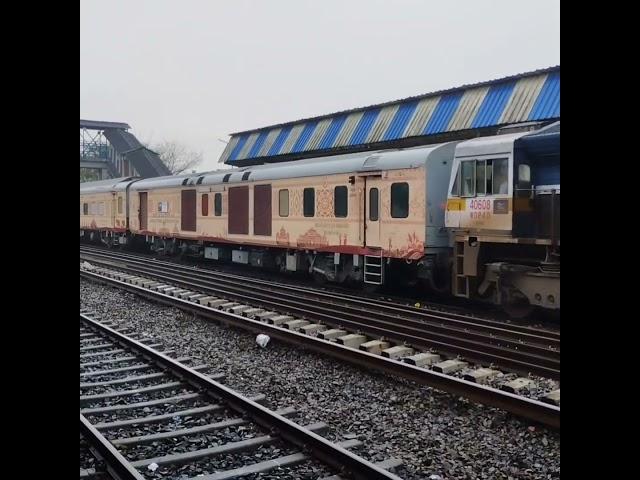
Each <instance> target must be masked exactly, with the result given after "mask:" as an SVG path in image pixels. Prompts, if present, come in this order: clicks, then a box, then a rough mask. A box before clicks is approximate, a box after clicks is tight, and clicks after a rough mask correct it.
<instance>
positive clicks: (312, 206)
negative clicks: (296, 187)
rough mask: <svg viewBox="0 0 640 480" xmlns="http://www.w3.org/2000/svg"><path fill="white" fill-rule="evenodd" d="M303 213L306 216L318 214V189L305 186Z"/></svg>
mask: <svg viewBox="0 0 640 480" xmlns="http://www.w3.org/2000/svg"><path fill="white" fill-rule="evenodd" d="M302 203H303V208H302V209H303V213H304V216H305V217H313V216H314V215H315V214H316V191H315V189H313V188H305V189H304V195H303V202H302Z"/></svg>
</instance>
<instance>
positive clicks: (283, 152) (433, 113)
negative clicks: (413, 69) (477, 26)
mask: <svg viewBox="0 0 640 480" xmlns="http://www.w3.org/2000/svg"><path fill="white" fill-rule="evenodd" d="M558 118H560V67H559V66H557V67H551V68H547V69H544V70H537V71H534V72H528V73H523V74H519V75H514V76H511V77H506V78H502V79H498V80H493V81H489V82H483V83H479V84H475V85H468V86H463V87H458V88H454V89H449V90H446V91H441V92H435V93H431V94H426V95H421V96H418V97H411V98H406V99H404V100H397V101H395V102H388V103H385V104H379V105H372V106H370V107H364V108H359V109H354V110H349V111H343V112H337V113H334V114H330V115H324V116H321V117H315V118H311V119H304V120H298V121H295V122H288V123H285V124H280V125H273V126H270V127H265V128H261V129H255V130H251V131H246V132H239V133H236V134H233V137H232V139H231V141H230V142H229V145H228V146H227V148H226V149H225V151H224V152H223V153H222V158H221V161H223V162H226V163H231V164H235V165H242V164H243V163H247V162H249V163H256V162H262V161H263V160H266V159H271V158H272V157H278V159H280V158H281V159H282V160H291V159H292V158H300V157H302V156H305V155H306V156H308V155H311V154H314V155H315V154H317V155H328V154H331V153H336V152H338V151H340V152H342V151H345V150H348V151H357V150H362V149H366V148H369V147H368V146H369V145H374V144H375V145H376V148H384V146H385V144H388V145H389V146H397V145H398V144H399V143H398V142H402V141H404V139H408V138H418V140H417V141H419V142H421V143H429V140H428V137H429V136H430V135H439V134H444V133H447V134H448V133H451V132H455V131H467V132H468V130H469V129H481V128H482V129H486V128H488V127H496V128H497V127H499V126H503V125H509V124H515V123H521V122H526V121H544V120H555V119H558ZM467 135H468V133H467ZM274 138H275V140H273V139H274ZM247 142H249V144H248V145H245V144H246V143H247ZM265 142H266V144H265ZM269 142H273V143H269ZM414 144H415V142H414ZM285 145H286V146H285ZM291 145H292V146H291ZM289 146H291V148H289ZM265 149H266V151H265Z"/></svg>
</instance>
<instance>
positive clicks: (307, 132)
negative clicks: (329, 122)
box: [291, 121, 318, 153]
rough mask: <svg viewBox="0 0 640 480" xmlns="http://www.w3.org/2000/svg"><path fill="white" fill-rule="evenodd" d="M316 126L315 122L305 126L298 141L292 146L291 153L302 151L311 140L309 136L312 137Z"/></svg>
mask: <svg viewBox="0 0 640 480" xmlns="http://www.w3.org/2000/svg"><path fill="white" fill-rule="evenodd" d="M317 126H318V122H317V121H311V122H307V123H306V124H305V126H304V128H303V129H302V133H300V136H299V137H298V140H296V143H295V144H294V145H293V148H292V149H291V153H295V152H300V151H301V150H304V147H305V145H306V144H307V142H308V141H309V139H310V138H311V135H313V132H314V131H315V129H316V127H317Z"/></svg>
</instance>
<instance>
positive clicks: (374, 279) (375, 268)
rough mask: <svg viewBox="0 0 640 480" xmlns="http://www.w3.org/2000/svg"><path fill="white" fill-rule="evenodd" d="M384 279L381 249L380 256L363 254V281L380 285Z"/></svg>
mask: <svg viewBox="0 0 640 480" xmlns="http://www.w3.org/2000/svg"><path fill="white" fill-rule="evenodd" d="M383 281H384V258H383V257H382V250H380V256H377V255H365V256H364V283H369V284H371V285H382V283H383Z"/></svg>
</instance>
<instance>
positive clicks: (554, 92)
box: [528, 72, 560, 120]
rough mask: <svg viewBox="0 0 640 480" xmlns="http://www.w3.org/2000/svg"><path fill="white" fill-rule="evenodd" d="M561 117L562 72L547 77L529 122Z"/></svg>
mask: <svg viewBox="0 0 640 480" xmlns="http://www.w3.org/2000/svg"><path fill="white" fill-rule="evenodd" d="M555 117H560V72H557V73H553V74H550V75H548V76H547V79H546V81H545V82H544V85H543V86H542V90H541V91H540V94H539V95H538V99H537V100H536V103H535V105H534V106H533V109H531V114H530V115H529V118H528V120H542V119H544V118H555Z"/></svg>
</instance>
